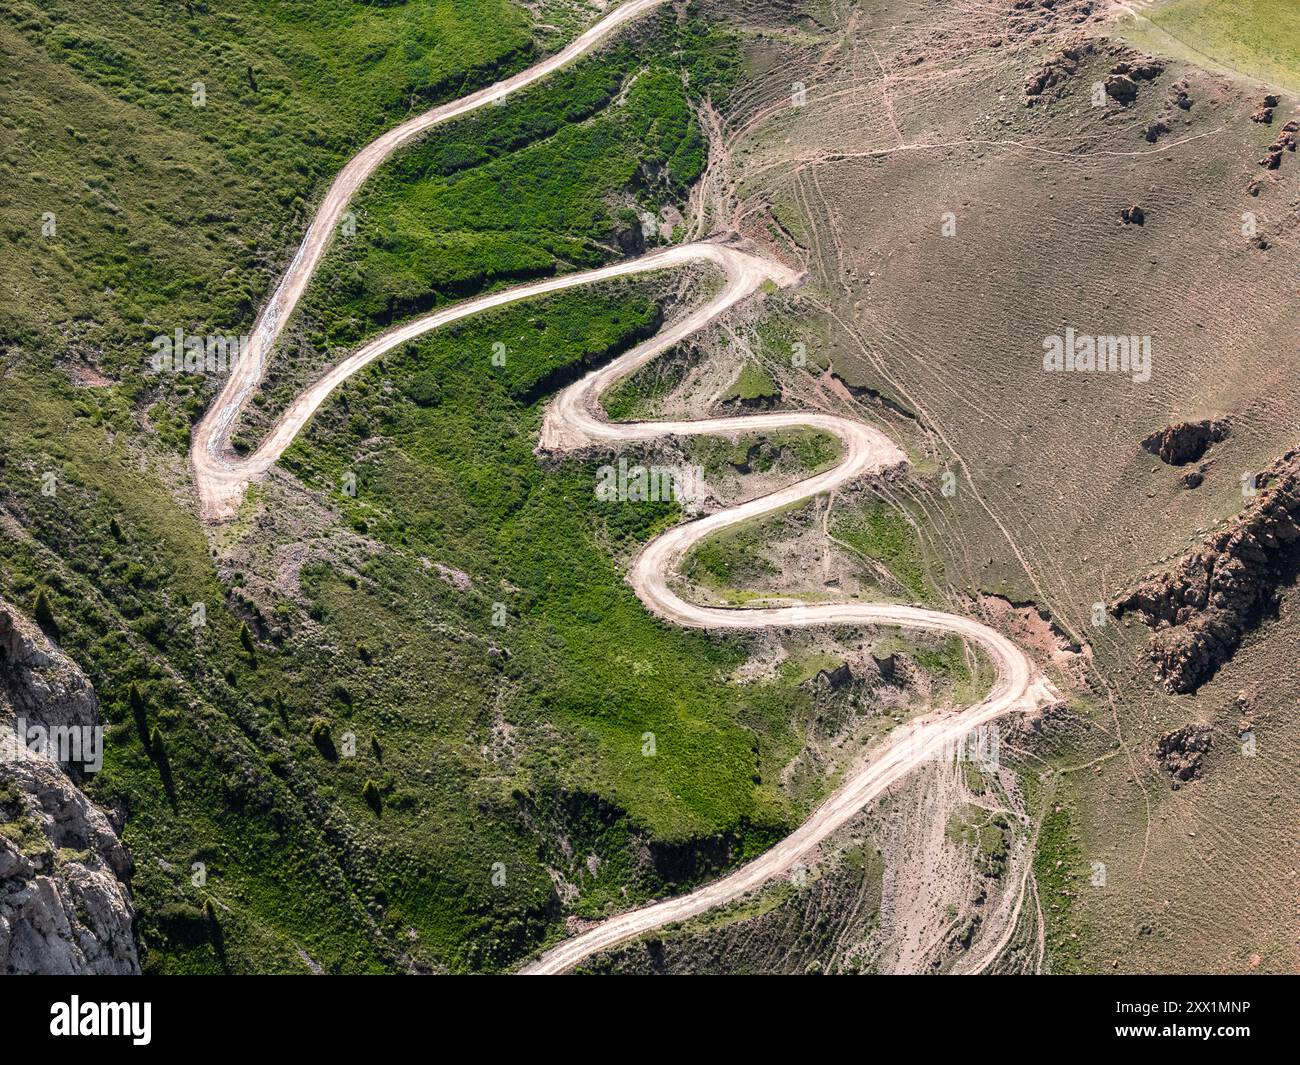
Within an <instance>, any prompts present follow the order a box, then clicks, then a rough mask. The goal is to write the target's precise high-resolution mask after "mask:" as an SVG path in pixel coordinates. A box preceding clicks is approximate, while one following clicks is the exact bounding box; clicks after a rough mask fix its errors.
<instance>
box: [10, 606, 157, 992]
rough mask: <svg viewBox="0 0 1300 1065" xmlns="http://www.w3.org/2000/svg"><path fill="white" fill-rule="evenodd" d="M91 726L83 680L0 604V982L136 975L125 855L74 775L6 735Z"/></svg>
mask: <svg viewBox="0 0 1300 1065" xmlns="http://www.w3.org/2000/svg"><path fill="white" fill-rule="evenodd" d="M98 718H99V706H98V702H97V700H96V698H95V692H94V689H93V688H92V687H91V685H90V683H89V681H87V679H86V677H85V675H84V674H83V673H82V672H81V671H80V670H79V669H78V668H77V667H76V666H75V665H74V664H73V663H72V662H71V661H70V660H69V659H68V658H67V657H65V656H64V655H63V654H61V653H60V652H59V651H58V650H57V649H56V648H54V646H53V645H52V644H51V643H50V642H49V641H48V640H47V639H46V638H45V636H44V635H43V634H42V633H41V631H40V630H39V629H38V628H37V627H36V626H35V625H34V624H33V623H32V622H30V621H28V620H27V619H26V618H24V617H22V615H21V614H19V613H18V611H16V610H15V609H14V608H13V607H12V606H10V605H9V604H8V603H6V602H4V601H3V600H0V973H5V974H42V973H54V974H71V973H89V974H131V973H138V972H139V971H140V963H139V958H138V955H137V951H136V945H135V940H134V936H133V933H132V924H133V919H134V917H133V913H132V910H131V903H130V896H129V893H128V890H127V888H126V880H127V877H128V876H129V875H130V872H131V859H130V856H129V855H128V854H127V852H126V849H125V848H124V847H123V846H122V844H121V841H120V840H119V839H118V838H117V833H116V831H115V830H114V828H113V825H112V824H111V823H110V822H109V819H108V817H107V816H106V815H105V813H104V812H103V811H102V810H101V809H99V807H97V806H96V805H95V804H94V803H92V802H91V801H90V800H89V799H87V798H86V796H85V795H84V794H83V793H82V792H81V790H80V788H78V787H77V785H76V784H75V783H74V781H73V779H72V776H71V775H70V774H71V773H72V772H73V770H71V769H65V768H64V767H62V766H60V764H59V763H58V762H57V761H56V760H55V757H54V752H50V753H49V754H43V753H37V752H35V751H33V750H31V749H30V748H29V746H28V745H26V744H23V743H20V741H19V738H18V736H17V734H16V732H15V726H16V722H17V721H18V720H19V719H22V720H23V721H24V722H25V723H26V726H27V727H28V728H29V729H30V728H33V727H37V728H40V729H45V730H49V729H52V728H55V727H58V726H67V725H72V726H85V727H93V726H95V725H96V724H97V723H98Z"/></svg>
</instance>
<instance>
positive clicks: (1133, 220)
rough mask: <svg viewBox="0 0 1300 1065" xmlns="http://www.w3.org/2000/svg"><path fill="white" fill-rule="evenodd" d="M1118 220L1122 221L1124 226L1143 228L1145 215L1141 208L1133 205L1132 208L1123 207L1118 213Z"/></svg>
mask: <svg viewBox="0 0 1300 1065" xmlns="http://www.w3.org/2000/svg"><path fill="white" fill-rule="evenodd" d="M1119 216H1120V218H1122V219H1123V220H1124V224H1125V225H1126V226H1128V225H1133V226H1143V225H1146V221H1147V213H1146V211H1144V210H1143V209H1142V208H1141V207H1138V206H1137V205H1136V204H1134V205H1133V206H1132V207H1125V208H1124V209H1123V210H1122V211H1120V213H1119Z"/></svg>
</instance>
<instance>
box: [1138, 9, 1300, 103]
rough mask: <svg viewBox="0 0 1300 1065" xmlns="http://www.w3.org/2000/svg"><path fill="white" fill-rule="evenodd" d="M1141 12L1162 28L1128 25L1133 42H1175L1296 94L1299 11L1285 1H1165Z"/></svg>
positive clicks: (1299, 86) (1159, 46) (1196, 57)
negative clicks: (1157, 29)
mask: <svg viewBox="0 0 1300 1065" xmlns="http://www.w3.org/2000/svg"><path fill="white" fill-rule="evenodd" d="M1145 14H1146V16H1147V18H1149V19H1150V20H1151V22H1153V23H1155V25H1156V26H1157V27H1158V28H1159V31H1163V32H1153V31H1152V30H1151V28H1150V26H1148V25H1146V24H1145V23H1141V22H1139V23H1138V24H1137V25H1136V26H1132V27H1126V31H1125V32H1126V35H1127V36H1130V37H1131V38H1132V39H1133V40H1134V41H1135V43H1138V44H1141V45H1144V46H1146V47H1149V48H1153V49H1155V50H1157V51H1167V50H1168V49H1169V47H1170V44H1171V43H1173V44H1174V45H1175V50H1179V51H1185V52H1186V58H1188V59H1190V60H1191V61H1193V62H1198V61H1203V60H1205V59H1209V60H1212V61H1213V62H1215V63H1219V64H1222V65H1223V66H1225V67H1229V68H1230V69H1232V70H1238V71H1241V72H1242V73H1243V74H1249V75H1250V76H1251V77H1255V78H1259V79H1261V80H1263V81H1267V82H1270V83H1272V84H1274V85H1280V86H1282V87H1283V88H1286V89H1290V90H1291V91H1292V92H1300V9H1297V7H1296V6H1295V4H1293V3H1290V2H1289V0H1169V2H1168V3H1163V4H1159V5H1157V6H1156V7H1154V8H1152V9H1151V10H1150V11H1147V12H1145ZM1166 35H1167V36H1166ZM1169 38H1172V42H1171V41H1170V39H1169ZM1178 46H1181V48H1179V47H1178Z"/></svg>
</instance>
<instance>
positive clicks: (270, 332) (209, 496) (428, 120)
mask: <svg viewBox="0 0 1300 1065" xmlns="http://www.w3.org/2000/svg"><path fill="white" fill-rule="evenodd" d="M663 3H664V0H629V2H628V3H625V4H623V5H622V6H620V7H617V8H615V9H614V10H613V11H611V12H610V13H609V14H608V15H606V16H605V17H604V18H603V19H601V20H600V21H599V22H597V23H596V24H595V25H594V26H592V27H591V28H590V29H589V30H587V31H586V32H585V33H583V34H581V35H580V36H578V37H576V38H575V39H574V40H573V42H572V43H571V44H569V45H568V46H567V47H566V48H564V49H562V50H561V51H559V52H556V53H555V55H553V56H551V57H549V58H547V59H543V60H542V61H541V62H540V63H538V64H536V65H535V66H531V67H529V68H528V69H527V70H521V71H520V72H519V73H518V74H515V75H514V76H513V77H509V78H506V79H505V80H503V81H498V82H496V83H495V84H493V85H489V86H488V87H487V88H485V89H480V90H479V91H478V92H474V93H470V94H469V95H468V96H463V97H461V98H460V99H459V100H452V101H451V102H450V103H445V104H442V105H440V106H438V107H434V108H432V109H430V110H428V111H425V112H424V113H423V114H421V115H417V116H416V117H415V118H412V119H409V120H408V121H406V122H403V123H402V124H401V125H400V126H395V127H394V128H393V129H390V130H389V131H388V132H387V133H385V134H383V135H381V136H379V137H376V138H375V139H374V140H373V141H371V142H370V143H369V144H367V145H366V146H365V147H364V148H362V149H361V150H360V151H359V152H357V154H356V155H354V156H353V157H352V158H351V159H349V160H348V162H347V164H346V165H345V166H344V167H343V169H342V170H340V171H339V173H338V177H336V178H335V179H334V181H333V182H332V183H331V184H330V187H329V188H328V189H327V190H326V192H325V198H324V199H323V200H322V201H321V204H320V206H319V207H318V208H316V214H315V215H314V216H313V217H312V220H311V225H309V226H308V227H307V235H306V236H305V237H304V238H303V242H302V244H301V245H300V246H299V248H298V251H297V253H296V254H295V255H294V257H293V261H292V262H291V263H290V264H289V268H288V269H287V270H286V271H285V272H284V276H283V277H282V278H281V279H280V283H279V284H278V285H276V287H275V291H274V292H273V293H272V294H271V298H270V299H269V300H268V301H267V303H266V306H265V307H263V308H262V313H261V314H259V315H258V316H257V321H256V322H255V323H254V325H253V332H252V334H251V335H250V336H249V338H248V348H247V351H246V352H245V354H244V355H243V357H242V358H240V359H239V361H238V362H237V363H236V365H235V369H234V371H233V372H232V373H231V375H230V378H229V380H227V381H226V384H225V386H224V387H223V388H222V390H221V394H220V395H219V396H218V397H217V399H216V402H214V403H213V405H212V408H211V409H210V410H209V411H208V413H207V414H206V415H205V416H204V418H203V420H202V421H201V422H200V423H199V425H198V428H196V429H195V431H194V439H193V441H192V444H191V447H190V463H191V465H192V466H193V469H194V481H195V484H196V486H197V488H198V492H199V503H200V508H201V511H202V514H203V516H204V517H205V518H207V519H208V520H223V519H226V518H230V517H233V516H234V513H235V511H236V510H238V508H239V503H240V501H241V500H242V499H243V494H244V488H245V487H247V485H248V483H249V482H250V481H252V480H255V479H256V478H258V477H260V476H262V474H264V473H265V472H266V471H267V470H268V469H269V468H270V467H271V466H272V465H273V464H274V463H275V460H276V459H278V458H279V457H280V452H277V453H275V454H274V455H273V456H272V457H271V459H270V461H269V462H265V461H262V458H259V456H261V454H262V453H261V451H260V450H259V452H258V455H257V456H253V458H252V459H250V460H249V461H247V462H241V461H239V460H238V459H237V458H235V457H234V456H232V454H231V453H230V436H231V433H232V432H233V431H234V427H235V420H236V419H237V418H238V417H239V412H240V411H241V410H242V409H243V407H244V404H245V403H247V402H248V399H249V397H250V396H251V395H252V393H253V392H254V390H255V389H256V388H257V385H258V384H259V383H260V382H261V380H262V376H263V373H264V372H265V370H266V364H267V361H268V360H269V359H270V356H271V352H272V351H273V350H274V348H275V343H276V341H277V340H278V339H279V338H280V334H281V332H282V331H283V330H284V327H285V326H286V325H287V324H288V322H289V319H290V318H292V317H293V312H294V309H295V308H296V307H297V306H298V301H299V300H300V299H301V298H302V294H303V292H305V291H306V289H307V284H308V282H310V281H311V279H312V275H313V274H315V273H316V267H317V266H319V265H320V261H321V259H322V258H323V257H324V255H325V251H326V249H327V248H328V247H329V245H330V242H331V241H332V240H333V239H334V234H335V233H336V232H338V228H339V224H340V222H342V220H343V215H344V213H345V212H346V210H347V206H348V204H349V203H350V202H351V200H352V197H353V196H354V195H355V194H356V191H357V190H358V189H359V188H361V186H362V185H363V184H365V182H366V180H367V179H368V178H369V177H370V176H371V175H372V174H373V173H374V172H375V171H376V170H378V169H379V167H380V166H381V165H382V164H383V162H384V160H386V159H387V158H388V157H389V156H390V155H392V154H393V152H395V151H396V150H397V149H398V148H400V147H402V146H403V145H405V144H409V143H411V141H413V140H415V139H417V138H418V137H420V136H422V135H423V134H425V133H427V132H428V131H429V130H431V129H433V128H434V127H435V126H440V125H442V124H443V123H444V122H450V121H451V120H452V119H455V118H459V117H461V116H462V115H467V114H469V113H470V112H471V111H477V110H479V109H480V108H483V107H486V106H488V105H490V104H495V103H498V102H500V101H502V100H505V99H506V97H508V96H510V95H511V94H513V93H516V92H518V91H519V90H520V89H526V88H527V87H528V86H530V85H534V84H536V83H537V82H539V81H541V80H542V79H543V78H545V77H547V76H548V75H550V74H553V73H555V71H557V70H559V69H560V68H561V67H565V66H568V65H569V64H570V63H572V62H574V61H575V60H576V59H579V58H581V57H582V56H584V55H586V54H587V53H588V52H590V51H592V49H594V48H595V47H596V46H597V45H599V44H600V43H601V42H602V41H604V40H605V39H606V38H607V37H608V36H609V35H610V34H612V33H614V32H615V31H616V30H618V29H619V28H620V27H622V26H624V25H626V24H627V23H629V22H631V21H632V20H633V19H637V18H640V17H641V16H642V15H644V14H646V13H648V12H649V11H652V10H653V9H654V8H657V7H659V6H660V5H661V4H663ZM431 328H432V327H431ZM361 365H364V363H363V364H361ZM355 368H356V369H359V368H360V367H359V366H358V367H355ZM314 409H315V407H312V408H311V410H314ZM311 410H309V411H308V412H307V415H308V416H310V414H311ZM303 420H304V421H305V420H306V419H305V418H304V419H303ZM301 427H302V426H301V424H300V425H298V426H297V427H295V428H294V429H293V433H292V434H291V435H290V438H289V439H292V438H293V435H296V434H297V431H298V429H300V428H301ZM283 450H284V449H283V448H281V449H280V451H281V452H283ZM263 458H264V456H263Z"/></svg>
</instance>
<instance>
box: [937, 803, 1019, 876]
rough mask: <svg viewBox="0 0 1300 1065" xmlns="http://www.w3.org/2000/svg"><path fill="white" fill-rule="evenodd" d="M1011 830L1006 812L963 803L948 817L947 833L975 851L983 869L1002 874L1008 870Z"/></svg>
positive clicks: (984, 871) (987, 873) (977, 865)
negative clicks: (997, 811)
mask: <svg viewBox="0 0 1300 1065" xmlns="http://www.w3.org/2000/svg"><path fill="white" fill-rule="evenodd" d="M1011 831H1012V829H1011V822H1010V821H1009V820H1007V817H1006V815H1005V814H1002V813H994V812H991V811H989V810H985V809H984V808H983V807H981V806H963V807H962V808H961V809H960V810H958V811H956V812H955V813H954V814H953V815H952V816H951V817H950V818H949V819H948V825H947V827H946V828H945V829H944V834H945V835H946V836H947V837H948V838H949V839H950V840H952V841H954V842H956V843H960V844H963V845H964V846H966V847H969V848H970V849H971V850H972V851H973V853H974V859H975V867H976V868H977V869H979V871H980V872H982V873H984V874H986V875H988V876H991V877H999V876H1001V875H1002V874H1003V873H1004V872H1005V871H1006V867H1007V853H1008V847H1009V844H1010V836H1011Z"/></svg>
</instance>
